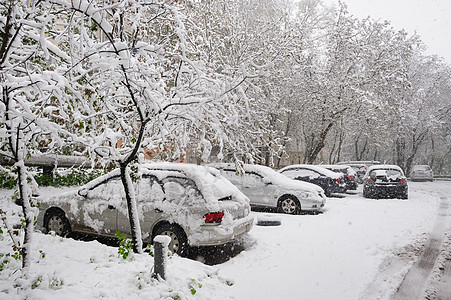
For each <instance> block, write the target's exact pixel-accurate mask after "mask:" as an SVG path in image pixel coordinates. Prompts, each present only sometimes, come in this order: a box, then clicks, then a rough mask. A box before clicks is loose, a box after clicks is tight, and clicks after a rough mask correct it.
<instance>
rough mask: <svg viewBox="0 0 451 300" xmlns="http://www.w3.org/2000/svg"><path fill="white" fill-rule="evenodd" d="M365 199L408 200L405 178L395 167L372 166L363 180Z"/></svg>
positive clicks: (398, 168) (400, 170) (399, 169)
mask: <svg viewBox="0 0 451 300" xmlns="http://www.w3.org/2000/svg"><path fill="white" fill-rule="evenodd" d="M363 197H365V198H400V199H407V198H408V187H407V178H406V176H405V175H404V172H403V171H402V169H401V168H400V167H398V166H395V165H374V166H371V167H369V168H368V171H367V172H366V174H365V177H364V178H363Z"/></svg>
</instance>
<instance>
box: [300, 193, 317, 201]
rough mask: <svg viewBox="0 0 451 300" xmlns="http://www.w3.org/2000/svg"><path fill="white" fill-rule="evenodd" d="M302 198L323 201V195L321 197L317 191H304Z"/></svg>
mask: <svg viewBox="0 0 451 300" xmlns="http://www.w3.org/2000/svg"><path fill="white" fill-rule="evenodd" d="M302 198H306V199H309V200H313V201H317V202H321V201H322V199H321V197H319V196H318V195H317V194H316V193H313V192H305V193H303V194H302Z"/></svg>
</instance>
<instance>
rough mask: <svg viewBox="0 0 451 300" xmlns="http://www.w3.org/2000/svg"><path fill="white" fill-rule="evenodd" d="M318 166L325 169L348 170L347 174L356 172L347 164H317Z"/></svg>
mask: <svg viewBox="0 0 451 300" xmlns="http://www.w3.org/2000/svg"><path fill="white" fill-rule="evenodd" d="M319 166H320V167H323V168H326V169H329V168H330V169H334V170H346V171H347V172H348V175H355V174H357V173H356V171H354V169H353V168H352V167H351V166H348V165H319Z"/></svg>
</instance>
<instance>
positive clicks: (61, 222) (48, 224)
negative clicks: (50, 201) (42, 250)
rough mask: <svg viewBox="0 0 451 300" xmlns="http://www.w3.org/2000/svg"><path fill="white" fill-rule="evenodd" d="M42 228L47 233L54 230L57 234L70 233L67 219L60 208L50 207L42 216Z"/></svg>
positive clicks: (66, 234) (64, 234)
mask: <svg viewBox="0 0 451 300" xmlns="http://www.w3.org/2000/svg"><path fill="white" fill-rule="evenodd" d="M44 228H45V229H46V230H47V233H49V232H51V231H54V232H55V233H56V234H57V235H59V236H68V235H69V234H70V233H71V231H72V230H71V227H70V224H69V220H68V219H67V217H66V215H65V213H64V212H63V211H62V210H60V209H50V210H48V211H47V212H46V214H45V217H44Z"/></svg>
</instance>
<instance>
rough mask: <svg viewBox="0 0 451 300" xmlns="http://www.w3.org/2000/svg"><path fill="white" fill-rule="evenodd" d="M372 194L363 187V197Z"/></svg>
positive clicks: (368, 196)
mask: <svg viewBox="0 0 451 300" xmlns="http://www.w3.org/2000/svg"><path fill="white" fill-rule="evenodd" d="M370 196H371V195H370V193H369V192H368V191H367V190H365V189H363V198H371V197H370Z"/></svg>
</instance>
